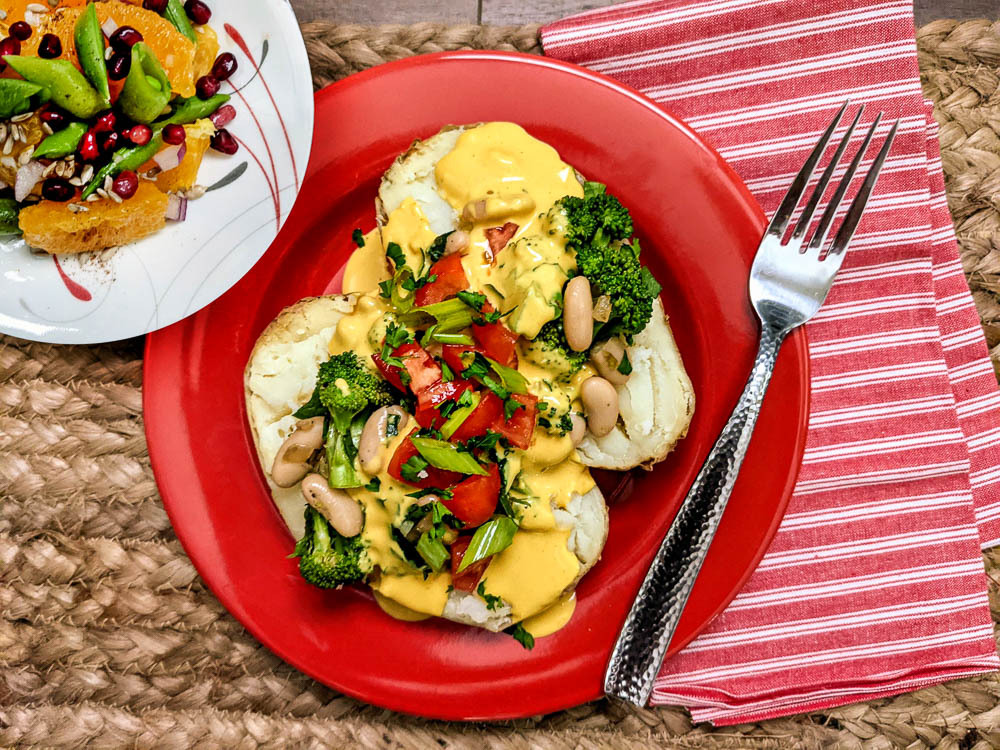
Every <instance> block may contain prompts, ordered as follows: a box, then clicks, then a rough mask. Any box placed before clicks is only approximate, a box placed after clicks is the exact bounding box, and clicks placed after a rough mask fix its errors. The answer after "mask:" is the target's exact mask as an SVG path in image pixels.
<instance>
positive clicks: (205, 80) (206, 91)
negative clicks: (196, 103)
mask: <svg viewBox="0 0 1000 750" xmlns="http://www.w3.org/2000/svg"><path fill="white" fill-rule="evenodd" d="M220 85H221V84H220V83H219V79H218V78H215V77H213V76H202V77H201V78H199V79H198V81H197V83H195V88H196V89H197V90H198V98H199V99H211V98H212V97H213V96H215V95H216V94H218V93H219V86H220Z"/></svg>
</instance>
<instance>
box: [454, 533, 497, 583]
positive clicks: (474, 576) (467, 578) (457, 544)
mask: <svg viewBox="0 0 1000 750" xmlns="http://www.w3.org/2000/svg"><path fill="white" fill-rule="evenodd" d="M471 541H472V537H471V536H460V537H459V538H458V539H456V540H455V541H454V542H452V543H451V585H452V586H454V587H455V588H456V589H457V590H458V591H475V590H476V586H478V585H479V579H480V578H482V577H483V573H485V572H486V568H488V567H489V564H490V560H491V559H492V557H493V556H492V555H491V556H490V557H487V558H486V559H485V560H480V561H479V562H476V563H472V565H470V566H469V567H467V568H466V569H465V570H463V571H462V572H461V573H459V572H458V566H459V565H461V564H462V558H463V557H465V551H466V550H467V549H469V543H470V542H471Z"/></svg>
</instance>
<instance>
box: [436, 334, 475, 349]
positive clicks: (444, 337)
mask: <svg viewBox="0 0 1000 750" xmlns="http://www.w3.org/2000/svg"><path fill="white" fill-rule="evenodd" d="M431 338H432V339H434V340H435V341H437V342H439V343H441V344H461V345H462V346H472V345H474V344H475V342H474V341H473V340H472V337H471V336H469V335H468V334H465V333H442V332H441V331H439V330H435V331H434V333H432V334H431Z"/></svg>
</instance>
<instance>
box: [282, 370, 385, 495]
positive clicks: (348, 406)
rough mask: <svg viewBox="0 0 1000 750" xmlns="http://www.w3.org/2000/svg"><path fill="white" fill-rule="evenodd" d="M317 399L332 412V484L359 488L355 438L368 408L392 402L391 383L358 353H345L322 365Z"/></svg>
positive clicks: (328, 440)
mask: <svg viewBox="0 0 1000 750" xmlns="http://www.w3.org/2000/svg"><path fill="white" fill-rule="evenodd" d="M314 400H318V402H319V404H320V406H321V408H322V410H323V411H325V412H326V413H328V414H329V415H330V423H329V429H328V430H327V436H326V458H327V463H328V464H329V469H330V476H329V481H330V486H331V487H360V486H361V485H362V484H363V482H362V481H361V477H360V476H359V475H358V472H357V471H356V470H355V468H354V458H355V456H357V453H358V450H357V442H356V441H357V439H358V436H359V435H360V432H361V428H362V427H364V419H365V417H366V416H367V411H368V410H369V409H372V408H375V407H379V406H385V405H387V404H391V403H392V391H391V390H390V388H389V384H388V383H387V382H385V381H384V380H382V379H381V378H379V377H378V376H377V375H375V374H374V373H373V372H371V371H370V370H368V369H367V368H366V367H365V366H364V365H362V364H361V360H360V359H358V355H357V354H355V353H354V352H344V353H343V354H336V355H334V356H332V357H330V359H329V360H327V361H326V362H324V363H323V364H321V365H320V366H319V374H318V375H317V376H316V391H315V393H314V394H313V399H310V403H312V402H313V401H314ZM307 406H308V404H307ZM300 411H301V410H300ZM355 433H356V434H355Z"/></svg>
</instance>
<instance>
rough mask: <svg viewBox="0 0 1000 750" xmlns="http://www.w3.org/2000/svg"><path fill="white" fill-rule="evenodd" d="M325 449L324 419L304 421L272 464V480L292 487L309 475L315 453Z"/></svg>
mask: <svg viewBox="0 0 1000 750" xmlns="http://www.w3.org/2000/svg"><path fill="white" fill-rule="evenodd" d="M321 447H323V417H313V418H312V419H303V420H302V421H301V422H299V423H298V424H297V425H296V426H295V429H294V430H293V431H292V432H291V434H289V436H288V437H286V438H285V442H283V443H282V444H281V447H280V448H278V452H277V453H276V454H275V455H274V463H273V464H271V479H272V480H273V481H274V483H275V484H276V485H278V486H279V487H291V486H293V485H294V484H295V483H296V482H298V481H299V480H300V479H302V477H304V476H305V475H306V474H308V473H309V469H310V468H311V467H310V465H309V464H310V459H312V455H313V453H315V452H316V451H318V450H319V449H320V448H321Z"/></svg>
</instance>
